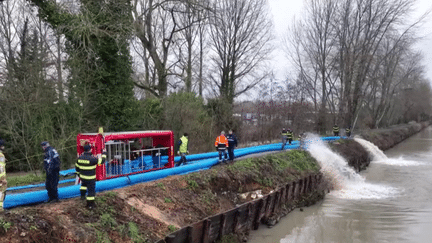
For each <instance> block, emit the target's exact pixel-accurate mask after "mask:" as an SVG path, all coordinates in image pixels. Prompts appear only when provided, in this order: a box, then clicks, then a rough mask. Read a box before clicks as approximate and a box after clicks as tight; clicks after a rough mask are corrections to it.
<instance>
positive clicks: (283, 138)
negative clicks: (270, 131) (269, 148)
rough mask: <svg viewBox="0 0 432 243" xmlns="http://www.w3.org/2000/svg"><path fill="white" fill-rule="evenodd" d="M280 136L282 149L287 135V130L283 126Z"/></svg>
mask: <svg viewBox="0 0 432 243" xmlns="http://www.w3.org/2000/svg"><path fill="white" fill-rule="evenodd" d="M281 136H282V150H283V149H284V147H285V144H286V142H287V136H288V131H287V130H286V129H285V127H284V128H282V132H281Z"/></svg>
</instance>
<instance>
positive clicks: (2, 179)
mask: <svg viewBox="0 0 432 243" xmlns="http://www.w3.org/2000/svg"><path fill="white" fill-rule="evenodd" d="M3 150H4V140H3V139H1V138H0V193H1V194H0V211H3V202H4V199H5V196H6V189H7V181H6V157H5V156H4V154H3Z"/></svg>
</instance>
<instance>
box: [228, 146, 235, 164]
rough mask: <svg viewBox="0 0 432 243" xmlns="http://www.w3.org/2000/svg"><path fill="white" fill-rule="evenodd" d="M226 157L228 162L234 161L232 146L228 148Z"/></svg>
mask: <svg viewBox="0 0 432 243" xmlns="http://www.w3.org/2000/svg"><path fill="white" fill-rule="evenodd" d="M228 156H229V160H231V161H233V160H234V146H232V147H231V146H230V147H228Z"/></svg>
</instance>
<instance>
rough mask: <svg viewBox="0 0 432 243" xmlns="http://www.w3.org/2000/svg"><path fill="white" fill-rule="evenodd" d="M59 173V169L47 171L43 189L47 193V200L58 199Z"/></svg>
mask: <svg viewBox="0 0 432 243" xmlns="http://www.w3.org/2000/svg"><path fill="white" fill-rule="evenodd" d="M59 172H60V169H53V170H51V171H49V172H48V171H47V175H46V181H45V188H46V190H47V192H48V198H49V200H54V199H58V190H57V186H58V182H59Z"/></svg>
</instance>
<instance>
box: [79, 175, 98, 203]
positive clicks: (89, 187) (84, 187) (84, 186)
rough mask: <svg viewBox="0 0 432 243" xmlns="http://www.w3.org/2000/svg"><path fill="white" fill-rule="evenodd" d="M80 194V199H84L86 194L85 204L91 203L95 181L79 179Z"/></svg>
mask: <svg viewBox="0 0 432 243" xmlns="http://www.w3.org/2000/svg"><path fill="white" fill-rule="evenodd" d="M80 193H81V197H84V196H85V195H86V194H87V197H86V199H87V204H89V203H93V202H94V200H95V196H96V180H95V179H94V180H83V179H81V188H80Z"/></svg>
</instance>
